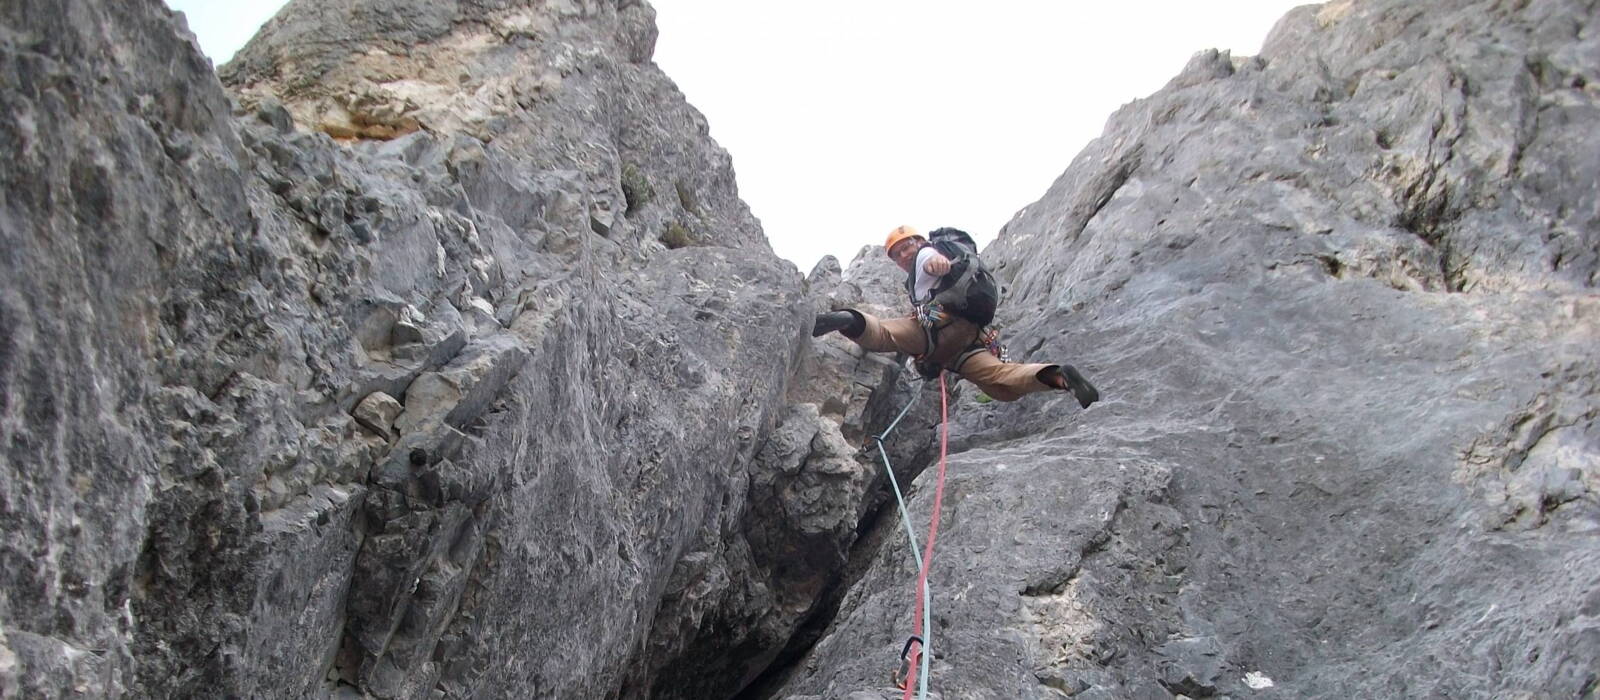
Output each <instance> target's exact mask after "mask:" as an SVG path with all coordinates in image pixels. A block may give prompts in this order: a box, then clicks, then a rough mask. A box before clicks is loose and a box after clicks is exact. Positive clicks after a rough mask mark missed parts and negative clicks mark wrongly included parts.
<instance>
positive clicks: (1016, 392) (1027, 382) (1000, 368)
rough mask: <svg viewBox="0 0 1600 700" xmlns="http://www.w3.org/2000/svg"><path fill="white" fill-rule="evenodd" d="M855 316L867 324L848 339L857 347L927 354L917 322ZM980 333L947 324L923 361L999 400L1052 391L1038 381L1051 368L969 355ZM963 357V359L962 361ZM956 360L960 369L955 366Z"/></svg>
mask: <svg viewBox="0 0 1600 700" xmlns="http://www.w3.org/2000/svg"><path fill="white" fill-rule="evenodd" d="M858 313H861V317H862V318H864V319H866V322H867V323H866V329H865V330H863V331H862V332H861V335H860V336H858V337H855V338H852V339H851V340H854V341H855V342H856V344H857V345H860V346H861V347H863V348H866V349H868V350H871V351H873V352H903V353H906V354H907V355H921V354H923V352H925V351H926V349H927V344H928V340H927V335H926V333H924V332H923V330H922V324H921V323H919V322H917V319H915V318H911V317H906V318H891V319H880V318H877V317H875V316H873V315H872V314H868V313H863V312H858ZM979 330H981V329H979V328H978V327H977V326H976V325H974V324H973V323H972V322H971V321H967V320H965V319H960V318H955V319H950V320H949V321H946V325H945V326H943V327H942V328H940V329H939V330H938V337H937V339H936V340H935V341H934V351H933V354H932V355H931V356H929V357H925V358H923V359H924V360H925V361H929V362H934V363H937V364H938V365H939V366H940V367H943V368H945V369H947V370H950V371H952V372H955V373H956V374H959V375H961V378H962V379H965V380H967V381H969V382H972V383H973V384H976V385H977V386H978V389H980V390H982V391H983V393H985V394H988V395H989V396H990V397H991V398H993V399H996V400H998V401H1016V400H1017V399H1020V398H1022V397H1023V396H1024V395H1026V394H1031V393H1033V392H1036V391H1048V390H1050V389H1052V388H1053V387H1050V386H1048V385H1046V384H1045V383H1044V382H1041V381H1039V372H1040V371H1042V370H1044V369H1045V368H1046V367H1051V366H1052V365H1048V364H1041V363H1028V364H1017V363H1010V362H1001V361H1000V358H998V357H995V356H994V354H993V353H990V352H988V351H987V350H983V351H981V352H968V351H969V350H973V349H977V348H979V347H981V346H978V345H976V343H977V339H978V331H979ZM963 355H965V358H966V359H964V360H963V359H962V356H963ZM958 361H960V363H961V366H960V367H956V366H954V365H955V364H956V362H958Z"/></svg>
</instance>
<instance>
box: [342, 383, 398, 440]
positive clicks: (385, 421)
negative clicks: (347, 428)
mask: <svg viewBox="0 0 1600 700" xmlns="http://www.w3.org/2000/svg"><path fill="white" fill-rule="evenodd" d="M404 410H405V407H404V406H401V405H400V402H399V401H396V400H394V397H393V396H390V395H388V394H385V393H383V392H381V391H374V392H372V393H371V394H368V395H367V398H364V399H362V400H361V403H358V404H356V410H355V412H353V413H352V414H351V416H353V417H354V418H355V419H356V422H357V423H360V424H361V425H362V427H364V428H366V429H368V430H371V431H372V432H374V433H377V434H378V435H379V436H380V437H382V438H384V439H385V440H387V439H391V438H393V437H394V419H395V418H398V417H399V416H400V412H401V411H404Z"/></svg>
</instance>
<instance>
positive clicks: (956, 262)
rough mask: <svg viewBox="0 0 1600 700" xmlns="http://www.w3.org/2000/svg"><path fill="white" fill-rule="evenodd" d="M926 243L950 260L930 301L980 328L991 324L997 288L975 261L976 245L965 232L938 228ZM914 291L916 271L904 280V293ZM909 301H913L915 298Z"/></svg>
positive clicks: (990, 275)
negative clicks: (948, 268)
mask: <svg viewBox="0 0 1600 700" xmlns="http://www.w3.org/2000/svg"><path fill="white" fill-rule="evenodd" d="M928 243H929V244H930V245H932V246H933V247H934V249H935V250H938V251H939V253H940V254H942V255H944V256H945V257H947V258H949V259H950V272H948V273H946V274H945V276H944V277H942V278H940V280H939V283H938V284H937V285H935V286H934V288H933V301H934V302H938V304H939V305H940V306H941V307H942V308H943V309H944V310H946V311H949V312H950V313H953V314H955V315H957V316H960V317H961V318H964V319H966V320H968V321H971V322H973V323H974V324H976V325H977V326H978V327H979V328H982V327H984V326H987V325H989V324H990V323H992V322H994V311H995V308H996V307H998V306H999V305H1000V284H999V283H998V282H996V281H995V279H994V275H993V274H990V272H989V268H987V267H985V266H984V264H983V259H982V258H979V257H978V244H977V243H976V242H974V241H973V240H972V236H969V235H967V232H966V231H961V230H958V229H953V228H941V229H935V230H934V231H932V232H931V233H929V234H928ZM916 288H917V270H916V268H914V267H913V268H912V270H911V274H909V275H907V276H906V292H907V293H908V294H912V295H914V294H916ZM912 301H916V299H915V297H913V298H912Z"/></svg>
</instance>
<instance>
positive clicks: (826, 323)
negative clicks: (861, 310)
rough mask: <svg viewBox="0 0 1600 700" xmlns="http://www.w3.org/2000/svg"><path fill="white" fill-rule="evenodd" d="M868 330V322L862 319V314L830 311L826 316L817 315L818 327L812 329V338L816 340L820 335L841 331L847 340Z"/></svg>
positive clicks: (814, 326)
mask: <svg viewBox="0 0 1600 700" xmlns="http://www.w3.org/2000/svg"><path fill="white" fill-rule="evenodd" d="M866 329H867V321H866V319H864V318H862V317H861V314H858V313H856V312H854V311H830V312H828V313H825V314H817V322H816V325H813V326H812V327H811V337H813V338H815V337H817V336H819V335H825V334H828V333H832V332H834V331H839V332H840V333H843V334H844V337H846V338H854V337H856V336H859V335H861V332H862V331H864V330H866Z"/></svg>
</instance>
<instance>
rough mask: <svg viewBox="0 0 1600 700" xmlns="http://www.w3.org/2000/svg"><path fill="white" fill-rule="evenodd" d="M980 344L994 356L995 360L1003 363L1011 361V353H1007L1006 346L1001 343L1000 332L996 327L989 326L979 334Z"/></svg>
mask: <svg viewBox="0 0 1600 700" xmlns="http://www.w3.org/2000/svg"><path fill="white" fill-rule="evenodd" d="M978 344H979V345H982V346H983V349H985V350H988V351H989V354H991V355H994V356H995V359H998V360H1000V361H1001V362H1010V361H1011V353H1010V352H1007V351H1006V346H1005V344H1003V343H1001V342H1000V331H999V330H998V329H996V328H995V327H994V326H988V327H986V328H984V329H983V330H981V331H979V332H978Z"/></svg>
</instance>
